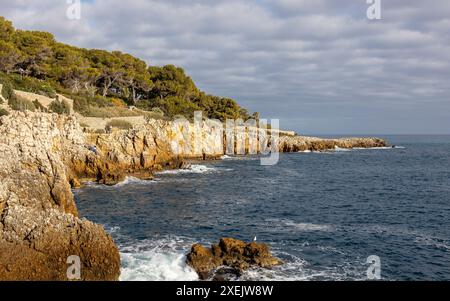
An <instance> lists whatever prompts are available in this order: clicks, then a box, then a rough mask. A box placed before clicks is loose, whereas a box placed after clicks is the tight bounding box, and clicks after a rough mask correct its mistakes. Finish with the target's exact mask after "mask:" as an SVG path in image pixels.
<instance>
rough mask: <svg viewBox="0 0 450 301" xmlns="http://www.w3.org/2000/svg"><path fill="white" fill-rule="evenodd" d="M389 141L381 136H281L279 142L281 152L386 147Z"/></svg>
mask: <svg viewBox="0 0 450 301" xmlns="http://www.w3.org/2000/svg"><path fill="white" fill-rule="evenodd" d="M385 146H387V142H386V141H385V140H383V139H380V138H341V139H322V138H316V137H305V136H281V137H280V138H279V142H278V148H279V150H280V152H300V151H307V150H309V151H326V150H333V149H335V148H336V147H339V148H346V149H352V148H372V147H385Z"/></svg>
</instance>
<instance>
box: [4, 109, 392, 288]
mask: <svg viewBox="0 0 450 301" xmlns="http://www.w3.org/2000/svg"><path fill="white" fill-rule="evenodd" d="M212 132H213V131H212V129H211V125H209V124H207V123H206V124H205V125H204V127H203V128H202V133H203V136H204V137H203V138H204V139H203V142H202V143H203V145H202V147H201V149H202V151H201V152H200V153H199V152H198V151H195V150H192V151H191V150H187V149H186V150H185V151H183V152H182V153H181V154H179V153H178V154H175V153H174V152H173V151H172V148H173V145H174V144H175V145H179V146H183V139H184V138H185V137H182V135H180V134H178V133H176V132H174V131H173V127H172V125H171V124H170V122H169V121H161V120H149V121H148V122H147V123H146V124H145V125H138V126H135V127H134V128H133V129H131V130H112V131H111V132H108V133H94V132H87V131H85V130H83V128H82V127H81V126H80V124H79V121H78V120H77V118H76V117H75V116H73V115H72V116H62V115H57V114H48V113H32V112H11V113H10V114H9V115H8V116H2V117H0V280H67V274H66V271H67V268H68V263H67V258H68V257H69V256H73V255H75V256H78V257H79V258H80V261H81V279H80V280H118V278H119V275H120V256H119V252H118V249H117V247H116V245H115V244H114V242H113V240H112V238H111V236H110V235H109V234H107V233H106V232H105V230H104V229H103V227H102V226H100V225H96V224H94V223H92V222H90V221H88V220H85V219H80V218H79V216H78V212H77V208H76V204H75V201H74V197H73V193H72V190H71V189H72V188H74V187H78V186H80V185H82V183H83V182H84V181H96V182H98V183H101V184H106V185H112V184H116V183H118V182H120V181H123V180H124V179H125V177H126V176H128V175H133V176H135V177H138V178H141V179H151V178H152V177H153V174H154V172H155V171H159V170H163V169H174V168H180V167H183V164H184V163H183V162H184V160H185V159H188V158H201V159H213V158H219V157H220V156H222V155H223V154H224V146H223V141H221V139H220V137H219V136H217V135H212V134H210V133H212ZM277 143H278V148H279V149H280V151H282V152H298V151H306V150H310V151H322V150H327V149H334V148H336V147H339V148H354V147H364V148H365V147H380V146H386V145H387V144H386V142H385V141H384V140H382V139H378V138H348V139H320V138H312V137H300V136H281V137H279V140H278V141H277ZM220 245H224V243H222V244H219V246H220ZM246 246H247V245H246ZM246 246H243V247H244V249H245V248H247V247H246ZM253 247H255V246H253ZM248 248H250V249H252V247H251V246H250V247H248ZM259 248H260V247H258V248H257V249H258V250H259ZM262 248H264V247H262ZM199 250H200V249H199ZM200 251H202V252H203V251H204V250H200ZM200 251H199V252H200ZM199 252H197V253H199ZM200 253H201V252H200ZM267 256H269V255H267ZM267 258H270V257H267ZM216 259H217V258H216ZM216 259H212V260H213V261H217V262H218V261H220V260H216ZM244 261H245V260H244ZM222 263H223V260H222ZM241 263H242V262H241ZM272 263H274V261H272ZM232 265H233V264H232ZM259 266H264V264H260V265H259Z"/></svg>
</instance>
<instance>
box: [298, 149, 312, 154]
mask: <svg viewBox="0 0 450 301" xmlns="http://www.w3.org/2000/svg"><path fill="white" fill-rule="evenodd" d="M299 153H312V151H311V150H309V149H306V150H303V151H299Z"/></svg>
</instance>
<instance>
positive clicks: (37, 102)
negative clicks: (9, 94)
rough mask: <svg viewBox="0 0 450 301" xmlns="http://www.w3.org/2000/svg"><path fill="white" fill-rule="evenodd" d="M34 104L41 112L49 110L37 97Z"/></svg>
mask: <svg viewBox="0 0 450 301" xmlns="http://www.w3.org/2000/svg"><path fill="white" fill-rule="evenodd" d="M33 105H34V107H35V108H36V110H38V111H40V112H47V111H48V110H47V108H46V107H44V106H43V105H42V104H41V103H40V102H39V101H38V100H37V99H36V100H35V101H33Z"/></svg>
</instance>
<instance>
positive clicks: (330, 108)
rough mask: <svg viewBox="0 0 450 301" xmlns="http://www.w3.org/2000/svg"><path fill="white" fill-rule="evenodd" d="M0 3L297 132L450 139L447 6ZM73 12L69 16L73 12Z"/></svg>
mask: <svg viewBox="0 0 450 301" xmlns="http://www.w3.org/2000/svg"><path fill="white" fill-rule="evenodd" d="M73 1H75V0H67V1H66V0H40V1H33V0H15V1H10V0H0V15H2V16H4V17H6V18H7V19H9V20H11V21H13V23H14V26H15V27H16V28H19V29H30V30H31V29H32V30H43V31H49V32H52V33H53V34H54V35H55V37H56V38H57V40H59V41H61V42H65V43H68V44H71V45H75V46H81V47H86V48H100V49H108V50H120V51H124V52H128V53H131V54H133V55H135V56H138V57H140V58H141V59H144V60H145V61H146V62H147V63H148V64H150V65H165V64H175V65H177V66H180V67H183V68H184V69H185V70H186V72H187V73H188V74H189V75H190V76H191V77H192V78H193V79H194V81H195V82H196V84H197V85H198V87H199V88H201V89H202V90H204V91H205V92H207V93H210V94H214V95H219V96H226V97H231V98H234V99H236V100H237V101H238V103H240V104H241V105H242V106H244V107H246V108H248V109H249V110H250V111H258V112H260V113H261V115H262V116H263V117H265V118H269V119H270V118H277V119H279V120H280V125H281V127H282V128H285V129H291V130H295V131H297V132H298V133H299V134H450V1H449V0H433V1H423V0H403V1H402V0H380V1H381V11H380V12H381V20H371V19H369V18H368V17H367V10H368V8H369V6H370V4H367V3H366V1H367V0H192V1H189V0H145V1H144V0H127V1H123V0H86V1H82V2H81V11H80V12H81V14H80V18H79V19H78V18H75V19H74V18H72V17H70V16H74V15H73V14H69V17H68V14H67V11H68V9H69V8H71V7H73V6H71V4H70V3H71V2H73ZM69 12H73V11H72V10H70V11H69Z"/></svg>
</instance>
